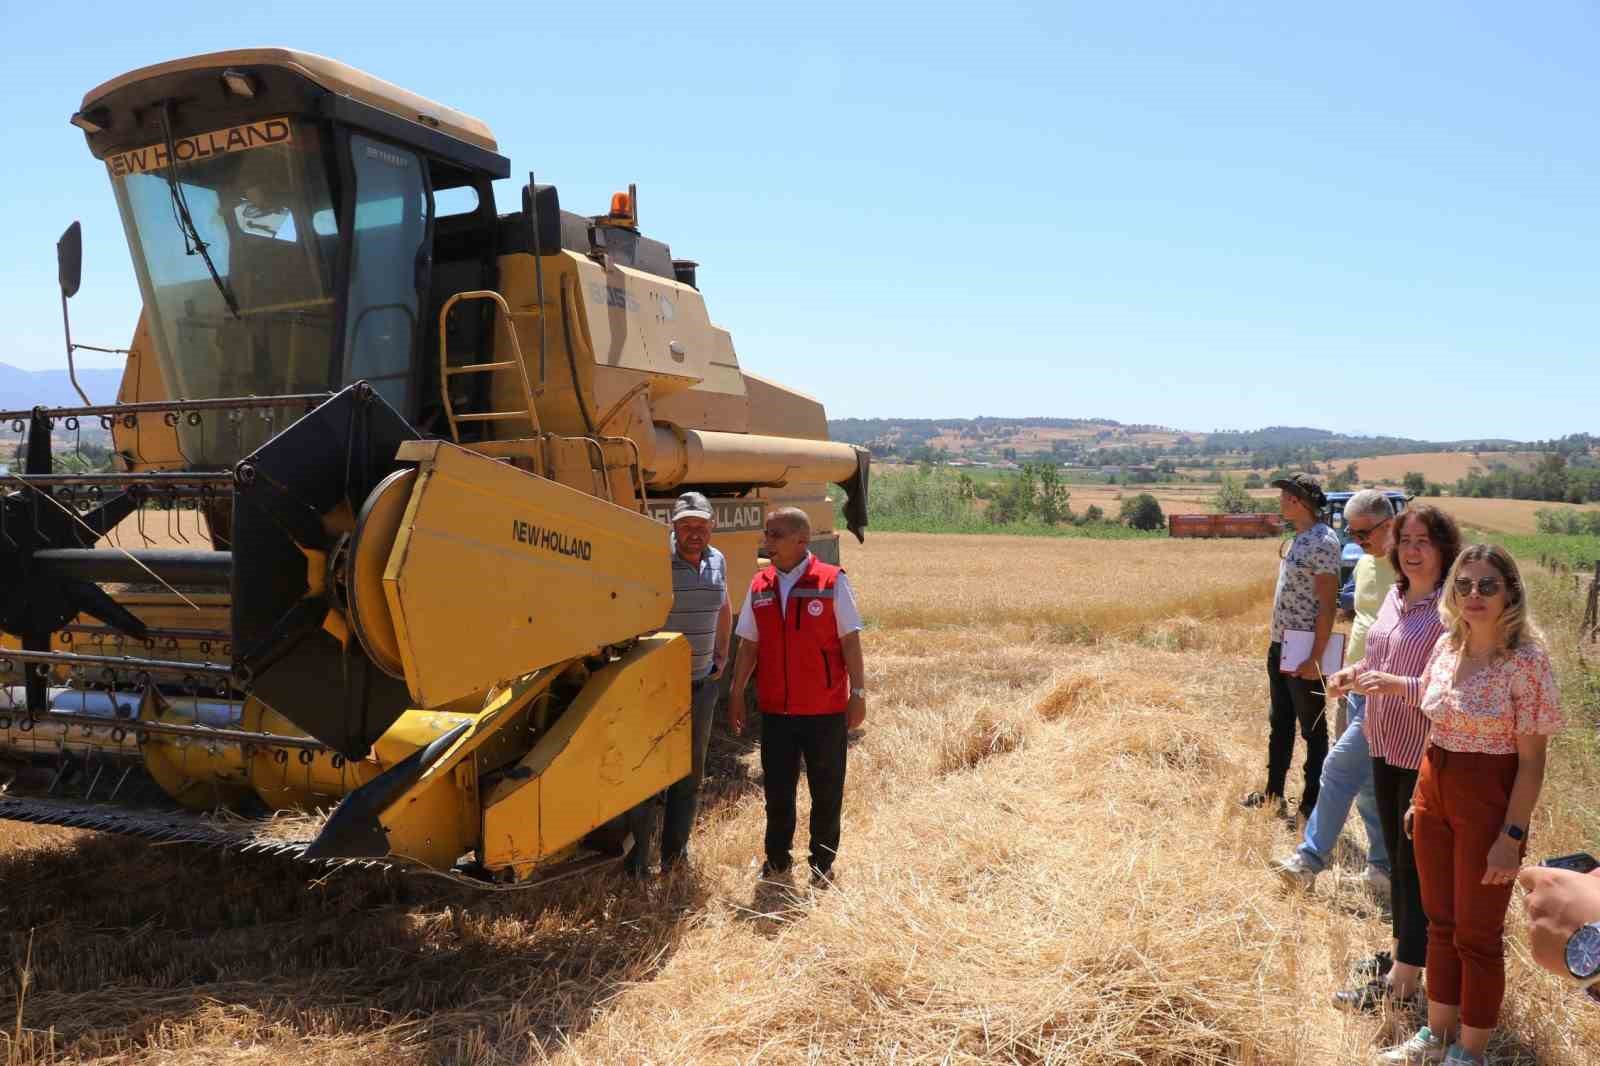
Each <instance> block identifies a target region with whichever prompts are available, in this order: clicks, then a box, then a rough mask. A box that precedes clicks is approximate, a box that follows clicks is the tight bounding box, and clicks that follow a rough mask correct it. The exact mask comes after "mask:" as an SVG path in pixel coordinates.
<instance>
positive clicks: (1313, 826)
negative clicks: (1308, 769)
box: [1298, 692, 1389, 873]
mask: <svg viewBox="0 0 1600 1066" xmlns="http://www.w3.org/2000/svg"><path fill="white" fill-rule="evenodd" d="M1345 699H1346V700H1347V701H1348V702H1347V703H1346V706H1347V707H1348V708H1349V724H1348V725H1347V726H1345V730H1344V733H1343V734H1342V735H1341V736H1340V737H1339V740H1338V742H1337V743H1335V744H1334V746H1333V748H1332V750H1330V751H1329V752H1328V757H1327V759H1326V760H1325V761H1324V762H1323V764H1322V790H1321V792H1319V793H1318V794H1317V805H1316V807H1314V808H1313V809H1312V811H1311V815H1310V817H1308V818H1307V819H1306V838H1305V841H1304V843H1302V844H1301V845H1300V847H1299V849H1298V850H1299V852H1300V854H1301V855H1303V856H1305V860H1306V862H1307V863H1308V864H1309V865H1310V866H1311V868H1312V869H1313V870H1317V871H1321V870H1325V869H1327V867H1328V863H1329V861H1330V860H1332V858H1333V846H1334V845H1335V844H1337V843H1338V842H1339V833H1340V832H1341V831H1342V830H1343V829H1344V823H1345V819H1347V818H1349V817H1350V803H1351V801H1352V800H1353V801H1355V805H1356V811H1357V812H1358V813H1359V814H1360V815H1361V821H1362V822H1364V823H1365V824H1366V827H1367V840H1368V841H1369V842H1370V843H1369V844H1368V845H1367V865H1369V866H1373V867H1376V868H1377V869H1379V870H1382V871H1383V872H1384V873H1388V872H1389V853H1388V851H1387V850H1386V849H1385V848H1384V846H1383V823H1381V822H1379V821H1378V799H1377V796H1376V795H1375V794H1374V793H1373V790H1372V754H1371V752H1369V751H1368V750H1367V735H1366V734H1365V733H1364V732H1362V729H1361V723H1362V719H1364V718H1365V717H1366V716H1367V698H1366V697H1365V696H1363V695H1361V694H1359V693H1354V692H1352V693H1351V694H1350V695H1348V696H1346V697H1345Z"/></svg>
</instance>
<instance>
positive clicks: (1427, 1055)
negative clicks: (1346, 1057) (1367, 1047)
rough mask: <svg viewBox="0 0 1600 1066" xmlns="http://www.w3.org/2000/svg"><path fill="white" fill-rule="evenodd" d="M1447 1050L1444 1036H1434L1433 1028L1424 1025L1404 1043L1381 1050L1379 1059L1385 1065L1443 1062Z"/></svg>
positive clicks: (1404, 1065)
mask: <svg viewBox="0 0 1600 1066" xmlns="http://www.w3.org/2000/svg"><path fill="white" fill-rule="evenodd" d="M1445 1050H1446V1049H1445V1044H1444V1038H1443V1037H1437V1036H1434V1035H1433V1030H1432V1029H1429V1028H1428V1027H1427V1026H1426V1025H1424V1026H1423V1027H1422V1028H1421V1029H1418V1030H1417V1031H1416V1033H1415V1034H1413V1036H1412V1037H1411V1039H1410V1040H1407V1041H1406V1042H1405V1043H1404V1044H1400V1045H1397V1046H1395V1047H1392V1048H1388V1049H1387V1050H1385V1051H1381V1052H1379V1053H1378V1060H1377V1061H1379V1062H1381V1063H1384V1064H1385V1066H1420V1064H1424V1063H1438V1062H1443V1061H1444V1056H1445Z"/></svg>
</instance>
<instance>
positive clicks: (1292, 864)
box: [1272, 851, 1317, 892]
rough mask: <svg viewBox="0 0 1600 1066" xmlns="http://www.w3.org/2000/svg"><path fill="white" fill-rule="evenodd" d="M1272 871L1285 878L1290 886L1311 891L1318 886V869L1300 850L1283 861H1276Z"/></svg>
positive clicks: (1285, 881)
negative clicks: (1313, 867) (1312, 866)
mask: <svg viewBox="0 0 1600 1066" xmlns="http://www.w3.org/2000/svg"><path fill="white" fill-rule="evenodd" d="M1272 872H1273V873H1275V874H1277V875H1278V876H1279V877H1281V878H1283V880H1284V883H1285V884H1287V885H1288V886H1289V887H1290V888H1299V889H1304V890H1305V891H1307V892H1311V891H1313V890H1314V889H1315V888H1316V887H1317V871H1316V870H1313V869H1312V868H1311V864H1310V863H1309V862H1307V861H1306V857H1305V856H1304V855H1302V854H1300V853H1299V852H1298V851H1297V852H1295V853H1294V854H1293V855H1291V856H1289V857H1288V858H1287V859H1284V860H1283V861H1282V862H1277V863H1274V864H1273V866H1272Z"/></svg>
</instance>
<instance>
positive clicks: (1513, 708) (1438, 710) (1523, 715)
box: [1422, 640, 1566, 755]
mask: <svg viewBox="0 0 1600 1066" xmlns="http://www.w3.org/2000/svg"><path fill="white" fill-rule="evenodd" d="M1460 665H1461V652H1460V651H1458V650H1457V649H1455V648H1452V647H1451V646H1450V641H1448V640H1441V641H1440V642H1439V645H1438V647H1436V648H1435V649H1434V651H1433V658H1432V659H1430V660H1429V661H1428V672H1427V673H1426V674H1425V675H1424V676H1423V682H1424V685H1425V686H1426V687H1425V691H1424V693H1423V696H1422V713H1423V714H1425V715H1427V716H1428V717H1429V718H1430V719H1431V720H1432V721H1433V734H1432V737H1431V739H1432V742H1433V743H1434V744H1436V745H1437V746H1439V747H1441V748H1443V749H1445V750H1446V751H1476V752H1483V753H1484V754H1487V755H1515V754H1516V752H1517V737H1518V736H1519V735H1522V736H1526V735H1528V734H1530V733H1537V734H1545V735H1549V734H1552V733H1559V732H1561V727H1562V726H1564V725H1565V724H1566V720H1565V719H1564V718H1563V717H1562V716H1561V698H1560V695H1559V694H1558V693H1557V691H1556V674H1555V670H1554V669H1552V668H1551V666H1550V656H1549V655H1548V654H1547V653H1546V652H1545V650H1544V649H1543V648H1541V647H1539V646H1538V645H1537V644H1535V643H1533V642H1532V641H1528V642H1525V643H1524V644H1523V645H1522V646H1521V647H1520V648H1518V649H1517V650H1516V651H1513V652H1511V653H1510V654H1508V655H1501V656H1498V657H1497V658H1496V659H1495V660H1494V661H1493V662H1491V663H1490V664H1489V665H1488V666H1485V667H1484V668H1483V669H1482V670H1479V671H1478V672H1477V673H1475V674H1473V675H1472V676H1471V677H1468V678H1466V679H1465V680H1461V681H1458V680H1457V679H1456V671H1457V670H1458V669H1459V668H1460Z"/></svg>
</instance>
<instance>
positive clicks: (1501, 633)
mask: <svg viewBox="0 0 1600 1066" xmlns="http://www.w3.org/2000/svg"><path fill="white" fill-rule="evenodd" d="M1439 614H1440V617H1441V618H1442V619H1443V620H1444V622H1445V625H1446V627H1447V628H1448V635H1447V636H1446V637H1445V638H1444V639H1443V640H1441V641H1439V644H1438V646H1437V647H1436V648H1435V649H1434V652H1433V657H1432V658H1431V659H1430V660H1429V662H1428V669H1427V672H1426V673H1425V674H1424V675H1423V696H1422V713H1423V714H1424V715H1426V716H1427V718H1428V720H1429V721H1430V723H1431V730H1430V733H1429V736H1428V750H1427V753H1426V755H1425V756H1424V757H1423V762H1422V774H1421V777H1420V778H1419V780H1418V782H1417V791H1416V797H1415V799H1414V800H1413V803H1412V807H1411V810H1410V811H1409V812H1407V823H1408V825H1409V828H1410V831H1411V835H1412V838H1413V843H1414V847H1415V851H1416V857H1417V873H1418V875H1419V877H1420V879H1421V881H1422V902H1423V907H1424V909H1425V910H1426V911H1427V914H1428V1025H1427V1027H1426V1028H1424V1029H1423V1030H1422V1031H1421V1032H1420V1033H1418V1034H1417V1036H1416V1037H1414V1038H1413V1041H1414V1042H1417V1043H1418V1050H1419V1051H1431V1052H1433V1053H1434V1054H1435V1055H1443V1054H1445V1052H1444V1047H1445V1045H1446V1044H1450V1043H1451V1042H1452V1041H1454V1044H1453V1046H1451V1047H1450V1048H1449V1051H1448V1054H1447V1055H1446V1057H1445V1058H1444V1061H1446V1062H1463V1063H1481V1062H1483V1061H1484V1060H1483V1054H1484V1049H1485V1047H1487V1046H1488V1043H1489V1035H1490V1033H1492V1032H1493V1031H1494V1027H1495V1022H1496V1020H1497V1019H1498V1015H1499V1012H1500V1001H1501V999H1502V998H1503V997H1504V995H1505V945H1504V932H1505V917H1506V905H1507V904H1508V903H1509V902H1510V901H1511V885H1512V882H1513V881H1514V880H1515V878H1516V875H1517V868H1518V867H1519V866H1520V865H1521V862H1522V855H1523V852H1524V851H1526V849H1527V831H1528V819H1529V817H1530V816H1531V815H1532V814H1533V807H1534V803H1535V802H1536V801H1537V800H1538V798H1539V788H1540V786H1541V785H1542V784H1543V783H1544V764H1545V747H1546V745H1547V743H1548V742H1549V739H1550V736H1551V734H1553V733H1557V732H1559V731H1560V730H1561V726H1562V718H1561V706H1560V702H1559V699H1558V695H1557V692H1556V680H1555V672H1554V671H1553V670H1552V669H1551V667H1550V656H1549V655H1548V654H1546V652H1545V650H1544V647H1543V645H1542V644H1541V643H1540V640H1539V637H1538V634H1537V633H1536V632H1535V630H1534V628H1533V624H1532V622H1531V621H1530V620H1529V618H1528V604H1527V590H1526V589H1525V588H1524V586H1523V584H1522V577H1521V575H1520V574H1519V573H1518V572H1517V564H1516V563H1515V562H1514V561H1513V560H1512V558H1511V556H1510V555H1508V554H1506V551H1505V549H1503V548H1500V547H1496V546H1493V545H1488V544H1475V545H1473V546H1472V547H1470V548H1468V549H1467V550H1466V551H1464V552H1462V553H1461V558H1460V559H1458V560H1457V561H1456V565H1455V567H1454V569H1453V570H1452V571H1451V574H1450V579H1449V580H1448V581H1447V582H1446V587H1445V598H1444V602H1443V604H1442V605H1441V606H1440V608H1439ZM1424 1045H1426V1048H1425V1047H1424ZM1419 1061H1428V1060H1427V1059H1426V1058H1424V1059H1421V1060H1419ZM1433 1061H1438V1060H1437V1058H1435V1059H1434V1060H1433Z"/></svg>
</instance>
